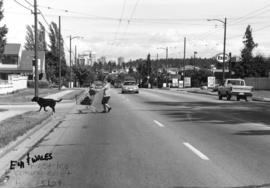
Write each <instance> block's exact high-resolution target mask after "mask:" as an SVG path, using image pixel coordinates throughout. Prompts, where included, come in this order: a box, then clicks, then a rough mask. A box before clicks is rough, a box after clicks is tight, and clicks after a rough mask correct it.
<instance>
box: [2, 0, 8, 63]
mask: <svg viewBox="0 0 270 188" xmlns="http://www.w3.org/2000/svg"><path fill="white" fill-rule="evenodd" d="M2 7H3V0H0V21H1V20H2V19H3V18H4V10H3V8H2ZM7 33H8V29H7V27H6V25H4V26H2V27H0V59H2V58H3V54H4V51H5V45H6V41H7V39H6V34H7Z"/></svg>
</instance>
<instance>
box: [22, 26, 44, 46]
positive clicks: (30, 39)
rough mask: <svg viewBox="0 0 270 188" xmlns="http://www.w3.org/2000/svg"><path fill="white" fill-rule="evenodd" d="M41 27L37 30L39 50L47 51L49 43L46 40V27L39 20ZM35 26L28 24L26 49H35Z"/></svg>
mask: <svg viewBox="0 0 270 188" xmlns="http://www.w3.org/2000/svg"><path fill="white" fill-rule="evenodd" d="M39 27H40V28H39V29H38V31H37V35H38V40H37V41H38V44H37V45H38V51H47V43H46V40H45V27H44V26H43V24H42V23H41V22H39ZM34 30H35V29H34V26H33V25H32V26H30V25H27V26H26V37H25V40H26V41H25V44H24V48H25V49H26V50H32V51H34V50H35V31H34Z"/></svg>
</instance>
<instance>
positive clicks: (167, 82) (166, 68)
mask: <svg viewBox="0 0 270 188" xmlns="http://www.w3.org/2000/svg"><path fill="white" fill-rule="evenodd" d="M157 49H162V50H166V87H167V85H168V76H167V72H168V47H166V48H157Z"/></svg>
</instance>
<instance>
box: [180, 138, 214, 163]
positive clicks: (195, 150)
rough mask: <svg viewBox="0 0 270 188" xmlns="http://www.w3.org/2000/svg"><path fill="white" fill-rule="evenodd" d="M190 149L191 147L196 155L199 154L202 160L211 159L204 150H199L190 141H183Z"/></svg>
mask: <svg viewBox="0 0 270 188" xmlns="http://www.w3.org/2000/svg"><path fill="white" fill-rule="evenodd" d="M183 144H184V145H185V146H186V147H187V148H188V149H190V150H191V151H192V152H194V153H195V154H196V155H198V156H199V157H200V158H201V159H202V160H209V158H208V157H207V156H206V155H204V154H203V153H202V152H200V151H199V150H197V149H196V148H195V147H193V146H192V145H191V144H189V143H188V142H184V143H183Z"/></svg>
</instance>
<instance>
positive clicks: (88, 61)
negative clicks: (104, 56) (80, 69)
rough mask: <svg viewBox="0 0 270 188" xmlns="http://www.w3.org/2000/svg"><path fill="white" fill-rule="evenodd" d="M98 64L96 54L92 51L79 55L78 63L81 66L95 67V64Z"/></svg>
mask: <svg viewBox="0 0 270 188" xmlns="http://www.w3.org/2000/svg"><path fill="white" fill-rule="evenodd" d="M95 62H96V53H95V52H92V51H88V52H84V53H82V54H79V57H78V63H79V64H80V65H89V66H93V64H94V63H95Z"/></svg>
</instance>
